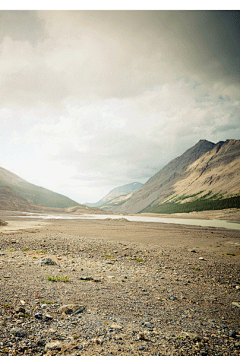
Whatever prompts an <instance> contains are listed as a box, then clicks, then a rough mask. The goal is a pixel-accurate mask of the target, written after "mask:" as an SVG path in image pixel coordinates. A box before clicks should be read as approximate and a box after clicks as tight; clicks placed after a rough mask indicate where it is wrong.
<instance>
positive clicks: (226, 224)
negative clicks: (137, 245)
mask: <svg viewBox="0 0 240 356" xmlns="http://www.w3.org/2000/svg"><path fill="white" fill-rule="evenodd" d="M19 217H21V218H33V219H83V220H86V219H88V220H89V219H95V220H96V219H97V220H103V219H126V220H128V221H135V222H154V223H165V224H181V225H195V226H208V227H221V228H226V229H234V230H240V223H237V222H231V221H226V220H204V219H179V218H171V217H169V218H166V217H164V218H163V217H157V216H143V215H139V216H137V215H100V214H82V215H73V214H62V215H61V214H54V215H51V214H36V213H24V215H21V216H19Z"/></svg>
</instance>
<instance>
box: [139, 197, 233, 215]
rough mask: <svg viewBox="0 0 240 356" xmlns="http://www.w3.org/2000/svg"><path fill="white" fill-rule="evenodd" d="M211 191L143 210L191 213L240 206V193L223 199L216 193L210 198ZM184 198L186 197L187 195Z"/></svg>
mask: <svg viewBox="0 0 240 356" xmlns="http://www.w3.org/2000/svg"><path fill="white" fill-rule="evenodd" d="M211 193H212V192H211ZM211 193H210V192H208V193H207V194H206V195H205V196H203V197H201V198H199V199H198V200H194V201H191V202H187V203H182V204H179V203H176V200H175V201H174V202H169V203H163V204H161V205H154V206H151V207H147V208H146V209H144V210H142V211H141V212H152V213H158V214H174V213H189V212H190V211H204V210H221V209H231V208H238V209H239V208H240V195H237V196H234V197H230V198H225V199H221V198H219V196H220V195H219V194H215V195H213V196H211V197H210V198H208V197H209V196H210V194H211ZM216 197H217V198H216ZM181 198H182V199H183V197H181ZM214 198H215V199H214ZM179 199H180V198H179ZM184 199H186V197H185V198H184Z"/></svg>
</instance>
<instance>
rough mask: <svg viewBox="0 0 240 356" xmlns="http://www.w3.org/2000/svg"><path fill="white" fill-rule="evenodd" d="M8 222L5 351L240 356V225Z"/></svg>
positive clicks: (3, 261) (2, 233) (2, 238)
mask: <svg viewBox="0 0 240 356" xmlns="http://www.w3.org/2000/svg"><path fill="white" fill-rule="evenodd" d="M2 220H7V218H6V217H4V218H2ZM7 221H8V222H9V226H8V227H9V229H8V230H7V229H5V230H4V228H6V227H5V226H3V227H0V248H1V249H0V290H1V293H0V335H1V336H0V355H1V354H2V355H6V354H7V355H23V354H24V355H25V354H26V355H201V356H204V355H229V356H230V355H239V347H240V328H239V321H240V295H239V293H240V281H239V275H240V274H239V272H240V268H239V267H240V236H239V235H240V232H239V231H237V230H226V229H217V228H208V227H195V226H185V225H171V224H161V223H143V222H129V221H125V220H122V221H121V220H111V219H106V220H48V221H47V222H44V221H42V220H40V221H39V220H34V221H33V220H30V219H29V220H27V219H26V220H24V221H25V223H26V224H27V225H26V226H23V222H22V220H19V219H17V218H16V217H15V218H12V219H9V220H7ZM18 224H19V225H18ZM18 227H19V229H18Z"/></svg>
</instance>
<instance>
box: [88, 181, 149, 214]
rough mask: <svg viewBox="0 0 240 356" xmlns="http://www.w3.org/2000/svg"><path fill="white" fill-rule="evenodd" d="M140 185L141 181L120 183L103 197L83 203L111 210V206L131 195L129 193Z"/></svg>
mask: <svg viewBox="0 0 240 356" xmlns="http://www.w3.org/2000/svg"><path fill="white" fill-rule="evenodd" d="M141 186H142V183H139V182H133V183H129V184H125V185H121V186H119V187H116V188H114V189H112V190H111V191H110V192H109V193H108V194H107V195H105V197H103V198H102V199H101V200H99V201H98V202H97V203H85V205H87V206H90V207H99V208H100V207H101V209H104V210H111V208H112V206H114V205H115V204H116V202H118V200H119V201H125V200H126V199H128V198H129V197H130V196H131V193H132V192H134V191H135V190H137V189H138V188H140V187H141Z"/></svg>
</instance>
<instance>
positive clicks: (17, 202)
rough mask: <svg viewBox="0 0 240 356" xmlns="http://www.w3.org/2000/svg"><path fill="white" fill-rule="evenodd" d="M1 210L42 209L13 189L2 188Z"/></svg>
mask: <svg viewBox="0 0 240 356" xmlns="http://www.w3.org/2000/svg"><path fill="white" fill-rule="evenodd" d="M0 210H11V211H12V210H16V211H39V210H40V207H39V206H38V205H36V204H34V203H32V202H29V201H27V200H26V199H24V198H22V197H21V196H20V195H18V194H16V193H15V192H14V191H13V190H12V189H11V188H9V187H4V186H0Z"/></svg>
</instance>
